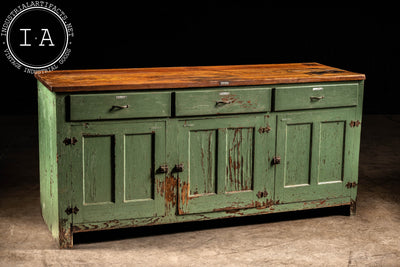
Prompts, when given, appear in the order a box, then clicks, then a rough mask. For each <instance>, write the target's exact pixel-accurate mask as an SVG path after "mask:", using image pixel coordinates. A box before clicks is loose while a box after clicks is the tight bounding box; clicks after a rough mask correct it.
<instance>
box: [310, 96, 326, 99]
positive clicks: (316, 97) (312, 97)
mask: <svg viewBox="0 0 400 267" xmlns="http://www.w3.org/2000/svg"><path fill="white" fill-rule="evenodd" d="M323 98H324V96H310V100H321V99H323Z"/></svg>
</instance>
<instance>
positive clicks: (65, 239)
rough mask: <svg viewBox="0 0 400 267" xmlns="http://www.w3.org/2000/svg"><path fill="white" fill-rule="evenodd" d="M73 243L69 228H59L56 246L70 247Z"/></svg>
mask: <svg viewBox="0 0 400 267" xmlns="http://www.w3.org/2000/svg"><path fill="white" fill-rule="evenodd" d="M73 245H74V239H73V234H72V231H71V228H61V227H60V234H59V238H58V246H59V247H60V248H72V247H73Z"/></svg>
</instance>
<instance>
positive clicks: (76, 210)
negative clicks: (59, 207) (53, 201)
mask: <svg viewBox="0 0 400 267" xmlns="http://www.w3.org/2000/svg"><path fill="white" fill-rule="evenodd" d="M78 211H79V209H78V208H77V207H76V206H75V207H73V208H71V207H68V208H67V209H66V210H65V213H66V214H67V215H70V214H72V213H73V214H77V213H78Z"/></svg>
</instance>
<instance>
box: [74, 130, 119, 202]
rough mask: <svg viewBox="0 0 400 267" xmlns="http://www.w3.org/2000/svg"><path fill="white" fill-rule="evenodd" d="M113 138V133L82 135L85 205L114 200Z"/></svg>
mask: <svg viewBox="0 0 400 267" xmlns="http://www.w3.org/2000/svg"><path fill="white" fill-rule="evenodd" d="M113 140H114V136H113V135H108V136H90V135H84V136H83V137H82V142H83V144H82V145H83V162H82V164H83V188H84V189H83V191H84V199H83V203H84V204H85V205H90V204H99V203H112V202H114V184H115V180H114V177H115V173H114V164H115V162H114V145H113V144H114V141H113Z"/></svg>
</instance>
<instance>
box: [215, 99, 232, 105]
mask: <svg viewBox="0 0 400 267" xmlns="http://www.w3.org/2000/svg"><path fill="white" fill-rule="evenodd" d="M232 103H233V101H232V100H217V103H216V104H217V105H218V104H232Z"/></svg>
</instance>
